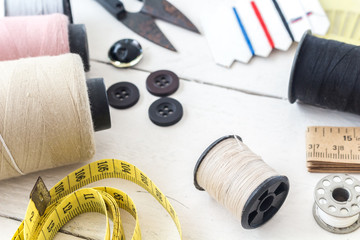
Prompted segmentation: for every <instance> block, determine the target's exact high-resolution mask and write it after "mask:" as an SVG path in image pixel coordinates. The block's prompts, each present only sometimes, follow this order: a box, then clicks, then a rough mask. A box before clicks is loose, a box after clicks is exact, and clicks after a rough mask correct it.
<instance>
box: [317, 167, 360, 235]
mask: <svg viewBox="0 0 360 240" xmlns="http://www.w3.org/2000/svg"><path fill="white" fill-rule="evenodd" d="M314 197H315V203H314V206H313V216H314V218H315V220H316V222H317V223H318V224H319V226H320V227H322V228H323V229H325V230H327V231H329V232H332V233H339V234H344V233H350V232H352V231H355V230H356V229H358V228H359V227H360V220H359V217H360V181H359V180H357V179H356V178H354V177H352V176H350V175H347V174H331V175H328V176H326V177H324V178H322V179H321V180H320V181H319V182H318V184H317V185H316V187H315V191H314Z"/></svg>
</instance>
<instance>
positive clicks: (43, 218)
mask: <svg viewBox="0 0 360 240" xmlns="http://www.w3.org/2000/svg"><path fill="white" fill-rule="evenodd" d="M106 178H120V179H126V180H128V181H131V182H133V183H136V184H137V185H139V186H141V187H142V188H144V189H145V190H146V191H148V192H149V193H150V194H151V195H152V196H153V197H154V198H155V199H156V200H157V201H158V202H159V203H160V204H161V205H162V206H163V207H164V208H165V210H166V211H167V212H168V213H169V214H170V216H171V218H172V219H173V221H174V223H175V225H176V227H177V229H178V231H179V234H180V239H182V232H181V226H180V222H179V219H178V217H177V214H176V212H175V210H174V208H173V207H172V205H171V204H170V202H169V200H168V199H167V198H166V197H165V195H164V194H163V193H162V192H161V191H160V189H159V188H158V187H157V186H156V185H155V184H154V183H153V181H152V180H151V179H150V178H148V177H147V176H146V175H145V174H144V173H143V172H142V171H140V170H139V169H138V168H136V167H135V166H134V165H132V164H130V163H127V162H124V161H121V160H117V159H103V160H99V161H96V162H93V163H90V164H88V165H85V166H83V167H81V168H79V169H77V170H76V171H74V172H72V173H71V174H69V175H68V176H66V177H65V178H63V179H62V180H61V181H60V182H58V183H57V184H56V185H55V186H54V187H53V188H51V189H50V191H47V189H46V187H45V184H44V183H43V181H42V180H41V178H39V179H38V181H37V183H36V184H35V187H34V189H33V191H32V192H31V195H30V202H29V205H28V208H27V210H26V215H25V219H24V221H23V222H22V223H21V225H20V226H19V228H18V230H17V231H16V233H15V234H14V236H13V238H12V240H50V239H53V238H54V236H55V234H56V233H57V232H58V231H59V230H60V228H61V227H62V226H63V225H65V223H67V222H68V221H70V220H71V219H73V218H74V217H76V216H78V215H79V214H81V213H85V212H99V213H102V214H104V215H105V216H106V233H105V238H104V239H105V240H110V239H113V240H125V235H124V230H123V226H122V222H121V218H120V208H121V209H124V210H126V211H127V212H129V213H130V214H131V215H132V216H133V217H134V219H135V221H136V224H135V229H134V232H133V236H132V240H140V239H141V233H140V225H139V220H138V213H137V210H136V207H135V204H134V202H133V200H132V199H131V198H130V197H129V196H128V195H127V194H126V193H124V192H122V191H120V190H118V189H116V188H111V187H94V188H83V189H79V188H81V187H83V186H86V185H88V184H90V183H93V182H96V181H99V180H102V179H106ZM109 218H111V219H112V221H113V230H112V234H111V231H110V223H109ZM111 235H112V236H111Z"/></svg>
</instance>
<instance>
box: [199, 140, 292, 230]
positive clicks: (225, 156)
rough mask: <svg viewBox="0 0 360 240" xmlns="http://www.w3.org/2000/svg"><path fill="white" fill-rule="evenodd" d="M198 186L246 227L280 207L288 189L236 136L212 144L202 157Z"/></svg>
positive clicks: (283, 180) (253, 225) (254, 225)
mask: <svg viewBox="0 0 360 240" xmlns="http://www.w3.org/2000/svg"><path fill="white" fill-rule="evenodd" d="M194 180H195V186H196V187H197V188H198V189H200V190H205V191H206V192H208V193H209V195H210V196H212V197H213V198H214V199H215V200H216V201H217V202H219V203H220V204H221V205H223V206H224V207H225V208H226V209H228V210H229V211H230V212H231V213H233V214H234V215H235V216H236V217H237V218H239V219H241V224H242V226H243V227H244V228H247V229H251V228H256V227H259V226H261V225H262V224H264V223H265V222H267V221H268V220H269V219H270V218H272V217H273V216H274V215H275V213H276V212H277V211H278V210H279V208H280V207H281V205H282V204H283V202H284V201H285V198H286V196H287V193H288V190H289V183H288V179H287V178H286V177H284V176H280V175H279V174H278V173H277V172H276V171H275V170H273V169H272V168H271V167H270V166H268V165H267V164H266V163H265V162H264V161H263V160H262V159H261V158H260V157H259V156H257V155H256V154H255V153H253V152H252V151H251V150H250V149H249V148H248V147H247V146H246V145H245V144H244V143H243V142H242V141H241V139H240V138H239V137H237V136H227V137H223V138H221V139H219V140H217V141H216V142H215V143H213V144H212V145H211V146H210V147H209V148H208V149H207V150H206V151H205V152H204V153H203V155H202V157H200V159H199V161H198V163H197V165H196V167H195V172H194Z"/></svg>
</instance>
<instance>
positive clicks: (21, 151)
mask: <svg viewBox="0 0 360 240" xmlns="http://www.w3.org/2000/svg"><path fill="white" fill-rule="evenodd" d="M109 127H110V113H109V107H108V103H107V95H106V89H105V85H104V82H103V80H102V79H90V80H88V81H87V82H86V80H85V73H84V70H83V66H82V62H81V59H80V57H79V56H78V55H76V54H65V55H60V56H56V57H36V58H24V59H19V60H15V61H4V62H0V179H6V178H10V177H15V176H19V175H21V174H27V173H30V172H35V171H39V170H43V169H48V168H53V167H58V166H63V165H67V164H72V163H76V162H80V161H86V160H89V159H91V158H92V156H93V155H94V153H95V145H94V144H95V143H94V130H95V131H97V130H103V129H107V128H109Z"/></svg>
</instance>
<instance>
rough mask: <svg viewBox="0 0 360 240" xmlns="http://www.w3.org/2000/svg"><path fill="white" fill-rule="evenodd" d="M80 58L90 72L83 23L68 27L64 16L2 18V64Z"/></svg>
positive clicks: (0, 35)
mask: <svg viewBox="0 0 360 240" xmlns="http://www.w3.org/2000/svg"><path fill="white" fill-rule="evenodd" d="M69 52H72V53H76V54H79V55H80V56H81V59H82V61H83V64H84V69H85V71H88V70H89V69H90V64H89V51H88V43H87V35H86V30H85V26H84V25H83V24H69V19H68V17H67V16H65V15H63V14H51V15H43V16H20V17H6V18H1V19H0V61H7V60H15V59H20V58H27V57H37V56H57V55H61V54H65V53H69Z"/></svg>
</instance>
